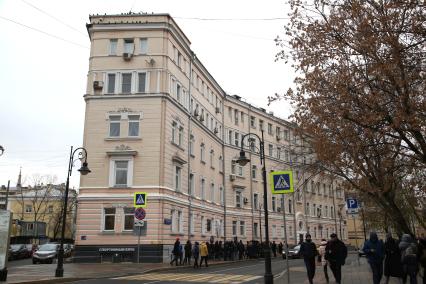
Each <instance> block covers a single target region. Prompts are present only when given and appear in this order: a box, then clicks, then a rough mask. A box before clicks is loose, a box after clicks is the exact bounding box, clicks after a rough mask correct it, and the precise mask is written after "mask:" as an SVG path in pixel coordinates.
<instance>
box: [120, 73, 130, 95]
mask: <svg viewBox="0 0 426 284" xmlns="http://www.w3.org/2000/svg"><path fill="white" fill-rule="evenodd" d="M131 91H132V73H123V74H121V92H122V93H123V94H130V93H131Z"/></svg>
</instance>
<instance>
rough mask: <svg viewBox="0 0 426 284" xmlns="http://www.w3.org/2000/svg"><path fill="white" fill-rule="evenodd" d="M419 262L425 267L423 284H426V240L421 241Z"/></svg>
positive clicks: (421, 239)
mask: <svg viewBox="0 0 426 284" xmlns="http://www.w3.org/2000/svg"><path fill="white" fill-rule="evenodd" d="M419 262H420V265H421V266H422V267H423V284H426V238H424V237H422V238H420V240H419Z"/></svg>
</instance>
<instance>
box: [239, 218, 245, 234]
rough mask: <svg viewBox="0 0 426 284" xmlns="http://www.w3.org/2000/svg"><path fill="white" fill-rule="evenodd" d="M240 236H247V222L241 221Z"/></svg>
mask: <svg viewBox="0 0 426 284" xmlns="http://www.w3.org/2000/svg"><path fill="white" fill-rule="evenodd" d="M240 235H241V236H245V235H246V222H244V221H240Z"/></svg>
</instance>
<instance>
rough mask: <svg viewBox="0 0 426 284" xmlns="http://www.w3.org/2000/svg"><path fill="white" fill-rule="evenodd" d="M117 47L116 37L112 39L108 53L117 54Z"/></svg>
mask: <svg viewBox="0 0 426 284" xmlns="http://www.w3.org/2000/svg"><path fill="white" fill-rule="evenodd" d="M113 43H115V44H113ZM117 47H118V39H116V38H112V39H110V40H109V47H108V55H117Z"/></svg>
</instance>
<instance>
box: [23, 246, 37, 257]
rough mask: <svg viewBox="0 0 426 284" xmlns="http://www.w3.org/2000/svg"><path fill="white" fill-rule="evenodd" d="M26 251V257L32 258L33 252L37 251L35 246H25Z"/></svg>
mask: <svg viewBox="0 0 426 284" xmlns="http://www.w3.org/2000/svg"><path fill="white" fill-rule="evenodd" d="M25 247H26V249H27V253H28V254H27V257H32V256H33V254H34V252H35V251H36V250H37V245H35V244H27V245H25Z"/></svg>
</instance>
